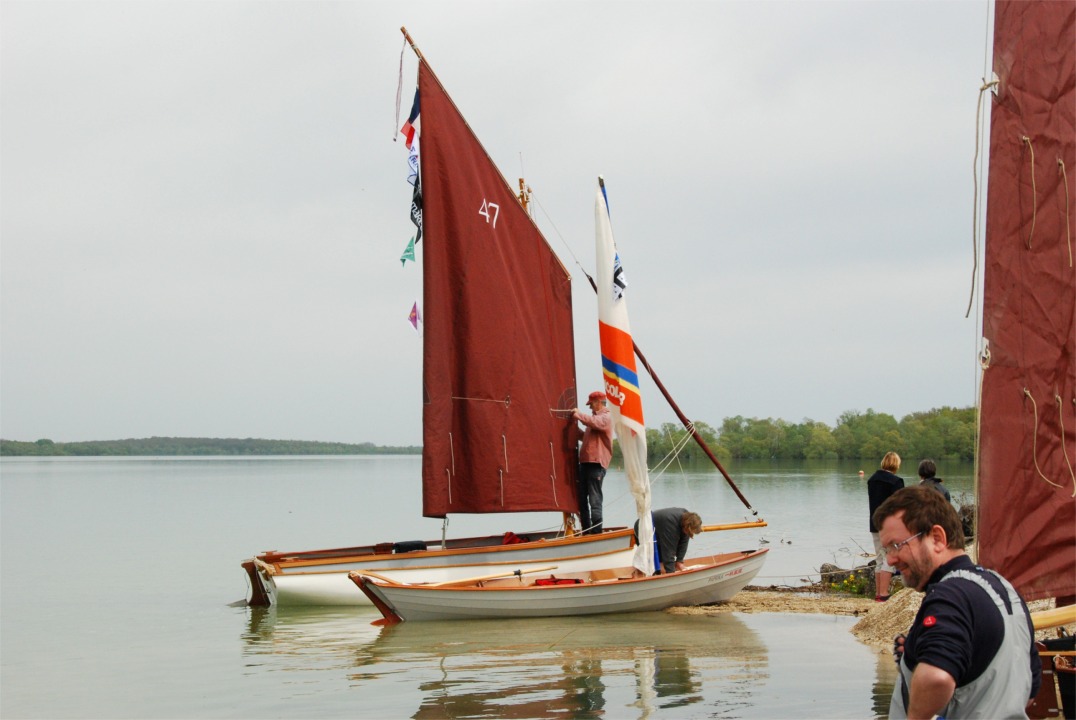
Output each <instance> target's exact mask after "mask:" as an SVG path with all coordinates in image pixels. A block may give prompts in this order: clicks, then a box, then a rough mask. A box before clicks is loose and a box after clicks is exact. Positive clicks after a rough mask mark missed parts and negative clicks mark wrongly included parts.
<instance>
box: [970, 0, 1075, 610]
mask: <svg viewBox="0 0 1076 720" xmlns="http://www.w3.org/2000/svg"><path fill="white" fill-rule="evenodd" d="M994 72H995V74H996V75H997V77H998V80H999V83H998V86H997V88H996V99H995V102H994V106H993V110H992V113H991V134H990V170H989V186H988V195H987V217H986V251H985V268H984V298H983V300H984V309H983V335H984V337H985V340H986V342H987V348H988V350H989V359H988V361H987V362H988V367H987V369H986V370H984V372H983V384H982V402H981V405H980V412H981V416H980V428H981V442H980V471H979V513H980V514H979V528H978V530H979V561H980V562H981V563H982V564H983V565H985V566H986V567H990V568H994V569H996V570H998V571H999V572H1001V573H1002V574H1003V575H1005V576H1006V577H1007V578H1008V579H1009V580H1011V581H1012V582H1013V584H1014V585H1015V586H1016V587H1017V589H1019V591H1020V592H1021V593H1022V594H1023V596H1024V597H1025V598H1027V599H1029V600H1030V599H1036V598H1044V597H1067V596H1072V595H1074V594H1076V498H1074V497H1073V493H1074V492H1076V480H1074V478H1073V467H1074V466H1076V270H1074V264H1076V263H1074V262H1073V252H1074V251H1076V248H1073V246H1072V243H1073V242H1076V232H1074V229H1073V228H1074V220H1076V217H1074V215H1076V194H1074V191H1076V3H1074V2H1072V0H1065V1H1063V2H1042V1H1039V2H1024V1H1022V0H1013V1H1010V0H999V2H997V4H996V8H995V19H994Z"/></svg>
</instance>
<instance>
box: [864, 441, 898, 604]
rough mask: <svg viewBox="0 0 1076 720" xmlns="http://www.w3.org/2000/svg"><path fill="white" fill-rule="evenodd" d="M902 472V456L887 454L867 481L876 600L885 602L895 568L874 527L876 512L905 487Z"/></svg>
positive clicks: (892, 453)
mask: <svg viewBox="0 0 1076 720" xmlns="http://www.w3.org/2000/svg"><path fill="white" fill-rule="evenodd" d="M897 470H900V455H897V454H896V453H895V452H887V453H886V454H885V457H883V458H882V467H881V469H879V470H876V471H875V473H874V474H873V475H871V476H870V478H869V479H868V480H867V500H868V504H869V506H870V515H869V519H870V530H871V539H872V540H874V554H875V557H876V560H875V563H874V599H875V600H877V601H878V602H885V601H886V600H888V599H889V586H890V584H891V583H892V582H893V570H894V568H893V566H892V565H890V564H889V563H887V562H886V561H885V551H884V550H883V549H882V541H881V540H880V539H879V538H878V528H876V527H875V526H874V511H875V510H877V509H878V508H879V507H880V506H881V504H882V503H884V502H885V501H886V499H887V498H888V497H889V496H890V495H892V494H893V493H895V492H896V491H897V490H900V489H901V488H902V487H904V478H902V477H900V476H899V475H897V474H896V473H897Z"/></svg>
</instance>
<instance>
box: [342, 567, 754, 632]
mask: <svg viewBox="0 0 1076 720" xmlns="http://www.w3.org/2000/svg"><path fill="white" fill-rule="evenodd" d="M766 552H767V550H766V549H762V550H755V551H744V552H736V553H725V554H721V555H714V556H708V557H702V558H693V559H690V560H688V561H686V564H687V565H688V569H686V570H684V571H682V572H678V573H672V574H668V575H654V576H651V577H640V578H632V577H631V572H632V568H631V566H630V563H629V564H628V565H626V566H624V567H621V568H617V569H615V570H612V571H610V570H604V571H599V570H596V569H595V571H594V572H587V573H572V572H567V571H564V570H563V569H561V568H559V567H558V568H557V569H556V571H555V572H553V573H552V574H553V575H555V576H556V578H558V579H570V578H573V577H574V578H578V579H580V580H582V582H581V583H579V584H565V585H536V584H534V583H535V580H534V578H533V577H527V576H526V574H525V573H523V574H521V575H520V577H512V578H505V579H494V580H488V581H485V582H482V583H474V584H469V585H466V586H462V587H460V586H457V587H431V586H428V585H427V586H423V585H406V584H400V583H388V582H385V581H384V580H383V579H380V578H375V577H371V576H368V575H366V576H364V575H363V574H362V573H361V572H354V573H351V575H350V577H351V579H352V581H353V582H354V583H355V584H356V585H358V586H359V588H360V589H361V590H362V591H363V593H364V594H366V595H367V596H368V597H369V598H370V599H371V601H372V602H373V603H374V605H375V606H377V607H378V609H379V610H381V612H382V614H383V615H384V616H385V620H384V621H379V622H385V621H387V622H389V623H394V622H400V621H404V620H406V621H412V622H414V621H428V620H461V619H477V618H526V617H557V616H577V615H599V614H609V613H628V612H644V611H651V610H664V609H665V608H669V607H673V606H677V605H704V604H710V603H717V602H724V601H727V600H729V599H730V598H732V596H733V595H735V594H736V593H738V592H739V591H740V590H742V589H743V588H744V587H745V586H746V585H747V584H748V583H749V582H750V581H751V580H752V579H753V578H754V577H755V575H757V574H758V572H759V570H761V568H762V565H763V563H764V561H765V556H766ZM546 572H547V573H548V572H549V571H548V569H547V571H546Z"/></svg>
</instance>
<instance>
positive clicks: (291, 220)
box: [0, 0, 989, 444]
mask: <svg viewBox="0 0 1076 720" xmlns="http://www.w3.org/2000/svg"><path fill="white" fill-rule="evenodd" d="M0 14H2V18H0V20H2V22H0V45H2V50H0V73H2V77H0V80H2V84H0V135H2V136H0V192H2V195H0V202H2V208H0V210H2V212H0V222H2V226H0V233H2V235H0V282H2V287H0V302H2V306H0V313H2V315H0V333H2V335H0V393H2V394H0V434H2V436H3V437H4V438H8V439H19V440H34V439H37V438H41V437H49V438H52V439H53V440H57V441H75V440H100V439H118V438H127V437H146V436H151V435H162V436H209V437H261V438H280V439H305V440H331V441H345V442H365V441H369V442H374V443H379V444H418V443H420V442H421V427H420V425H421V339H420V337H419V335H418V334H417V333H416V332H415V331H414V330H413V329H412V328H411V326H410V325H409V324H408V322H407V314H408V311H409V310H410V308H411V304H412V303H413V302H414V301H415V299H417V298H419V297H420V296H421V283H420V270H419V269H418V268H417V267H416V266H414V265H412V264H410V263H408V266H407V267H406V268H401V266H400V262H399V256H400V254H401V253H402V252H403V249H404V246H405V245H406V243H407V240H408V238H409V237H410V236H411V231H412V225H411V223H410V221H409V219H408V215H407V209H408V206H409V204H410V186H409V185H407V184H406V182H405V175H406V151H405V149H404V147H403V144H402V143H400V142H395V143H394V142H393V136H394V129H395V99H396V91H397V80H398V74H399V63H400V52H401V47H402V44H403V40H402V36H401V34H400V32H399V28H400V26H401V25H406V26H407V27H408V29H409V31H410V32H411V34H412V36H413V37H414V38H415V40H416V42H417V43H418V45H419V47H420V48H421V49H422V51H423V53H424V54H425V56H426V58H427V59H428V61H429V62H430V64H431V66H432V67H433V68H434V70H435V72H437V74H438V76H439V77H440V79H441V81H442V82H443V83H444V85H445V86H446V88H447V89H448V92H449V93H450V94H451V95H452V97H453V99H454V100H455V102H456V104H457V105H458V106H459V108H460V109H461V111H462V113H463V114H464V116H465V117H466V119H467V120H468V121H469V123H470V124H471V126H472V128H474V129H475V131H476V132H477V134H478V135H479V137H480V138H481V140H482V142H483V144H484V145H485V147H486V149H487V150H488V151H489V153H490V154H491V156H492V157H493V159H494V160H495V161H496V162H497V163H498V165H499V166H500V168H501V170H502V172H503V173H504V175H505V176H506V177H507V178H508V179H509V181H510V182H512V183H513V184H514V183H515V182H516V179H517V178H518V177H520V175H521V174H524V175H525V176H526V178H527V181H528V183H529V184H530V185H531V187H532V188H533V189H534V192H535V199H536V200H537V201H538V203H539V204H540V207H539V208H538V210H537V213H536V219H537V221H538V223H539V225H540V227H542V229H543V230H544V231H545V233H546V235H547V237H548V238H549V240H550V243H551V244H552V246H553V247H554V249H555V250H556V251H557V252H558V253H559V254H560V255H561V257H562V258H563V259H564V261H565V263H566V265H567V266H568V267H569V269H570V270H571V271H572V273H573V276H574V278H575V280H574V285H575V307H576V350H577V377H578V381H579V390H580V392H581V393H583V394H584V395H585V393H586V391H587V390H589V389H592V388H597V387H600V385H601V379H600V364H599V355H598V348H597V321H596V303H595V299H594V295H593V293H592V291H591V290H590V288H589V285H587V283H586V280H585V278H584V277H583V275H582V273H581V272H580V271H579V269H578V268H577V267H576V264H575V260H574V258H573V254H574V256H575V257H577V258H579V260H580V262H581V263H582V264H583V265H584V266H585V267H586V269H587V270H588V271H591V272H593V262H594V261H593V257H594V250H593V243H594V240H593V238H594V228H593V199H594V187H595V182H596V176H597V175H599V174H602V175H604V176H605V178H606V182H607V184H608V188H609V199H610V205H611V209H612V216H613V229H614V232H615V234H616V238H617V243H618V246H619V250H620V254H621V257H622V260H623V262H624V265H625V269H626V272H627V275H628V279H629V282H630V286H629V293H630V295H629V297H630V298H631V300H630V302H631V321H632V329H633V332H634V335H635V339H636V341H637V342H638V344H639V345H640V347H641V348H642V349H643V351H644V352H645V353H646V354H647V356H648V358H649V360H650V361H651V363H652V364H653V365H654V367H655V369H656V370H657V372H658V373H659V375H660V376H661V377H662V379H663V380H664V381H665V384H666V385H667V386H668V387H669V389H670V390H671V392H672V393H673V395H674V396H675V397H676V398H677V400H678V402H679V403H680V405H681V407H682V408H683V409H684V410H685V412H686V413H687V414H688V415H689V416H691V417H692V418H695V419H699V420H703V421H706V422H709V423H711V424H715V425H716V424H718V423H720V422H721V420H722V419H723V418H725V417H730V416H735V415H743V416H745V417H760V418H764V417H774V418H784V419H786V420H788V421H791V422H799V421H802V420H803V419H804V418H811V419H814V420H820V421H823V422H826V423H828V424H829V425H833V424H835V422H836V420H837V418H838V416H839V415H840V414H841V413H842V412H844V411H846V410H860V411H865V410H867V409H868V408H873V409H874V410H876V411H878V412H886V413H891V414H893V415H895V416H897V417H898V418H899V417H901V416H903V415H904V414H907V413H909V412H914V411H919V410H927V409H930V408H933V407H940V406H942V405H957V406H968V405H972V404H974V388H975V367H976V364H975V355H976V347H977V341H976V338H977V333H978V330H977V327H978V324H977V322H976V321H975V320H974V315H975V313H974V312H973V319H971V320H967V319H965V318H964V311H965V309H966V306H967V302H968V297H969V291H970V277H971V272H972V261H973V258H972V228H971V220H972V215H973V211H972V200H973V185H972V178H973V175H972V167H973V154H974V150H975V111H976V103H977V98H978V89H979V85H980V84H981V81H982V77H983V75H984V68H985V67H987V65H986V62H987V61H986V57H985V52H986V50H985V48H986V46H987V23H988V15H989V11H988V3H987V2H986V0H974V1H973V0H966V1H965V0H958V1H950V2H941V1H940V0H935V1H932V2H910V1H902V2H837V1H834V2H820V1H803V2H750V3H749V2H664V3H657V2H589V3H583V2H567V1H565V2H549V1H544V2H492V1H484V2H477V1H476V2H446V1H444V0H437V1H433V2H406V3H400V2H391V3H390V2H380V1H375V2H344V3H321V2H274V3H267V2H229V3H209V2H205V3H200V2H167V1H163V2H151V3H135V2H126V3H118V2H117V3H111V2H95V1H92V0H91V1H89V2H76V3H63V2H49V3H43V2H11V1H5V2H3V3H2V5H0ZM403 67H404V90H403V95H404V98H405V99H404V102H403V105H404V107H403V109H402V112H403V114H404V115H406V113H407V110H408V107H409V98H410V96H411V95H412V94H413V92H414V83H415V67H416V62H415V58H414V55H413V54H412V53H411V51H410V50H408V51H407V52H406V53H405V54H404V65H403ZM643 398H644V408H645V411H646V413H647V420H648V423H649V424H651V425H656V424H659V423H662V422H670V421H674V420H675V418H674V417H673V415H672V413H671V412H670V411H669V410H668V409H667V408H666V407H665V405H664V402H663V400H662V399H661V398H660V395H658V393H657V391H656V390H655V389H654V387H653V385H652V383H650V382H649V380H648V379H644V384H643Z"/></svg>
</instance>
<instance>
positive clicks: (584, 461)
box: [572, 390, 613, 535]
mask: <svg viewBox="0 0 1076 720" xmlns="http://www.w3.org/2000/svg"><path fill="white" fill-rule="evenodd" d="M605 402H606V398H605V393H603V392H600V391H598V390H595V391H594V392H592V393H591V394H590V396H589V397H588V398H587V405H589V406H590V412H591V414H590V415H584V414H583V413H581V412H580V411H579V408H575V409H574V410H572V417H573V418H575V419H576V420H577V421H579V422H580V423H581V424H582V425H583V446H582V447H581V448H580V449H579V522H580V524H581V525H582V529H583V533H584V534H587V535H591V534H596V533H600V532H601V531H602V480H603V479H604V478H605V470H606V468H608V467H609V460H610V459H612V457H613V414H612V413H610V412H609V410H608V408H606V407H605Z"/></svg>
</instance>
